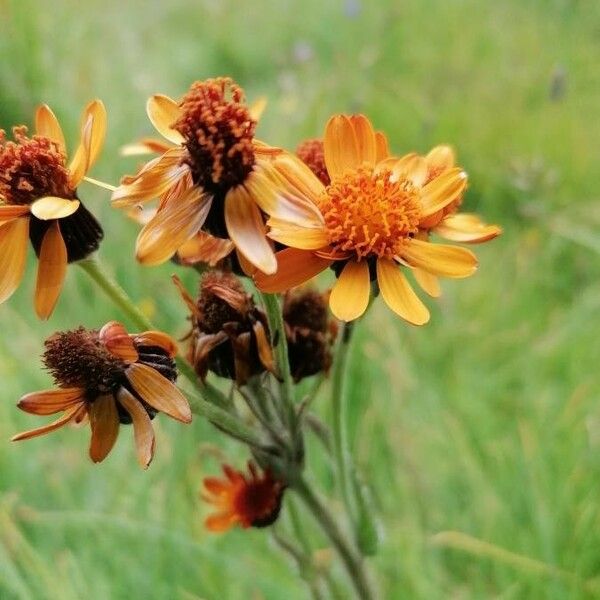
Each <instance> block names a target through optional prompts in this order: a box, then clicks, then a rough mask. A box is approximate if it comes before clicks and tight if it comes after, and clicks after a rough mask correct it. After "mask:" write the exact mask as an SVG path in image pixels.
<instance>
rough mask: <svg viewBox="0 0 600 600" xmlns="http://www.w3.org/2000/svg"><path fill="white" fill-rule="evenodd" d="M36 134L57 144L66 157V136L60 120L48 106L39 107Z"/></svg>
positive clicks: (36, 112) (36, 113)
mask: <svg viewBox="0 0 600 600" xmlns="http://www.w3.org/2000/svg"><path fill="white" fill-rule="evenodd" d="M35 132H36V133H37V135H43V136H44V137H47V138H50V139H51V140H52V141H54V142H56V143H57V144H58V147H59V148H60V150H61V152H63V154H65V155H66V153H67V145H66V144H65V135H64V133H63V131H62V128H61V126H60V124H59V122H58V119H57V118H56V116H55V115H54V113H53V112H52V109H51V108H50V107H49V106H48V105H47V104H42V105H41V106H38V107H37V110H36V111H35Z"/></svg>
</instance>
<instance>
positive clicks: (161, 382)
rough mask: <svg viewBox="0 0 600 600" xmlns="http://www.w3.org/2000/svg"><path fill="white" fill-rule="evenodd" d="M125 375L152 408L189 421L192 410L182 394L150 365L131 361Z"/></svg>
mask: <svg viewBox="0 0 600 600" xmlns="http://www.w3.org/2000/svg"><path fill="white" fill-rule="evenodd" d="M125 375H126V377H127V379H128V381H129V383H131V385H132V386H133V389H134V390H135V391H136V392H137V393H138V394H139V396H140V398H141V399H142V400H144V402H146V403H148V404H149V405H150V406H152V408H155V409H156V410H158V411H160V412H163V413H165V414H166V415H169V416H170V417H173V419H177V420H178V421H181V422H182V423H190V422H191V420H192V411H191V410H190V405H189V404H188V401H187V400H186V399H185V397H184V396H183V394H182V393H181V392H180V391H179V390H178V389H177V387H176V386H175V385H174V384H173V383H171V382H170V381H169V380H168V379H166V378H165V377H163V376H162V375H161V374H160V373H159V372H158V371H155V370H154V369H153V368H152V367H149V366H147V365H143V364H141V363H133V364H132V365H129V366H128V367H127V370H126V371H125Z"/></svg>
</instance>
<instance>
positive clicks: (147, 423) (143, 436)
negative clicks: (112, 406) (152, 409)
mask: <svg viewBox="0 0 600 600" xmlns="http://www.w3.org/2000/svg"><path fill="white" fill-rule="evenodd" d="M117 399H118V401H119V402H120V403H121V404H122V405H123V408H124V409H125V410H126V411H127V412H128V413H129V415H130V417H131V420H132V422H133V437H134V439H135V449H136V454H137V459H138V462H139V464H140V466H141V467H142V468H143V469H147V468H148V466H149V465H150V463H151V462H152V457H153V456H154V444H155V439H154V429H153V427H152V421H151V420H150V417H149V416H148V413H147V412H146V409H145V408H144V407H143V406H142V404H141V403H140V402H139V400H137V399H136V398H135V396H134V395H133V394H132V393H131V392H129V390H126V389H125V388H123V387H122V388H120V389H119V391H118V392H117Z"/></svg>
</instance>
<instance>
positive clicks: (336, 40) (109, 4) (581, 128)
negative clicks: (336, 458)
mask: <svg viewBox="0 0 600 600" xmlns="http://www.w3.org/2000/svg"><path fill="white" fill-rule="evenodd" d="M0 32H1V35H0V127H4V128H6V129H8V128H10V127H11V126H12V125H13V124H15V123H22V122H25V123H31V121H32V116H33V110H34V107H35V105H36V104H38V103H40V102H47V103H49V104H50V105H51V106H52V107H53V108H54V110H55V112H56V113H57V115H58V117H59V119H60V120H61V122H62V123H63V126H64V128H65V131H66V132H67V137H68V140H70V141H71V145H72V144H73V143H74V142H75V139H76V133H77V124H78V121H79V113H80V110H81V108H82V106H83V105H84V103H85V102H87V101H88V100H89V99H91V98H93V97H100V98H102V99H103V100H104V102H105V104H106V106H107V109H108V114H109V134H108V140H107V146H106V149H105V152H104V153H103V155H102V157H101V160H100V162H99V163H98V164H97V166H96V167H95V168H94V171H93V173H92V176H94V177H98V178H100V179H104V180H106V181H109V182H113V183H115V182H117V181H118V179H119V177H120V176H121V175H122V174H123V173H125V172H131V171H132V170H133V169H134V167H135V164H136V163H135V160H134V159H123V158H121V157H119V155H118V148H119V146H120V145H122V144H124V143H126V142H128V141H131V140H133V139H135V138H137V137H139V136H141V135H146V134H149V133H151V127H150V125H149V123H148V121H147V119H146V116H145V113H144V104H145V100H146V98H147V97H148V96H149V95H150V94H152V93H156V92H163V93H167V94H171V95H173V96H179V95H180V94H181V93H183V92H184V91H185V90H186V89H187V87H188V85H189V84H190V83H191V82H192V81H193V80H195V79H201V78H206V77H211V76H217V75H225V74H226V75H231V76H233V77H234V78H236V79H237V80H238V81H239V82H240V83H241V84H242V85H243V86H244V87H245V88H246V90H247V94H248V96H249V99H250V100H252V99H256V98H258V97H259V96H261V95H266V96H267V97H268V99H269V104H268V108H267V110H266V112H265V114H264V118H263V120H262V121H261V123H260V130H259V133H260V135H261V137H262V138H263V139H266V140H268V141H269V142H271V143H273V144H277V145H283V146H285V147H289V148H294V147H295V145H296V144H297V143H298V141H300V140H301V139H302V138H305V137H308V136H315V135H319V134H320V132H321V131H322V128H323V125H324V123H325V121H326V119H327V117H328V116H329V115H330V114H332V113H333V112H341V111H347V112H348V111H361V112H364V113H366V114H368V115H369V116H370V117H371V118H372V120H373V121H374V123H375V124H376V126H377V127H378V128H380V129H383V130H384V131H386V132H387V133H388V135H389V138H390V140H391V143H392V147H393V150H395V151H396V152H408V151H411V150H416V151H426V150H428V149H429V148H430V147H431V146H433V145H435V144H437V143H441V142H449V143H452V144H453V145H454V146H455V147H456V148H457V150H458V153H459V159H460V163H461V164H462V165H464V167H465V168H466V169H467V171H468V172H469V175H470V188H469V191H468V193H467V197H466V203H465V206H466V208H467V209H469V210H476V211H478V212H480V213H481V214H482V215H484V217H485V218H486V219H487V220H488V221H491V222H498V223H500V224H502V225H503V227H504V229H505V234H504V236H503V237H501V238H500V239H498V240H495V241H494V242H492V243H490V244H487V245H485V247H480V248H478V249H477V252H478V255H479V257H480V260H481V266H480V269H479V272H478V273H477V274H476V275H475V276H474V277H473V278H471V279H468V280H465V281H449V282H446V283H445V284H444V296H443V298H442V299H441V300H440V301H438V302H428V304H429V306H430V308H431V309H432V320H431V323H430V324H429V325H427V326H426V327H424V328H420V329H417V328H412V327H409V326H407V325H405V324H404V323H402V322H401V321H400V320H399V319H397V318H395V317H393V316H392V314H391V313H390V312H389V311H387V310H386V309H385V307H384V306H383V305H382V303H381V302H379V303H377V305H376V306H375V308H374V310H372V311H371V313H370V314H369V315H368V317H367V318H366V319H365V320H364V322H363V323H361V325H360V328H359V329H360V333H359V339H358V343H357V344H356V346H355V351H354V355H353V358H352V378H351V383H350V395H351V405H350V407H351V418H352V446H353V449H354V452H355V454H356V457H357V461H358V463H359V465H360V468H361V470H362V472H363V473H364V475H365V477H366V478H367V479H368V480H369V481H370V482H371V483H372V495H373V511H374V513H375V515H376V516H377V518H378V519H379V521H380V523H381V529H382V532H383V535H382V541H381V545H380V549H379V553H378V554H377V556H375V557H374V558H373V559H371V563H372V566H373V568H374V570H375V571H376V572H377V574H378V579H379V582H380V585H381V589H382V596H383V597H385V598H394V599H395V598H399V599H402V598H424V599H436V598H440V599H441V598H456V599H472V598H473V599H475V598H497V599H503V600H508V599H517V598H518V599H521V598H548V599H563V598H569V599H573V598H594V597H596V598H597V597H599V594H600V585H599V582H600V578H599V575H600V512H599V507H600V403H599V400H600V378H599V376H598V365H599V357H600V349H599V342H598V330H599V329H598V320H599V315H600V262H599V252H600V233H599V232H600V198H599V193H600V177H599V172H600V170H599V166H600V143H599V140H600V118H598V110H599V108H600V69H598V57H599V56H600V5H599V4H598V3H597V2H593V1H586V0H579V1H576V0H572V1H569V0H539V1H534V0H531V1H523V0H505V1H503V2H487V1H481V0H456V1H452V2H448V1H447V0H414V1H408V0H407V1H387V0H377V1H372V2H361V1H360V0H345V1H342V0H333V1H331V2H323V1H322V0H298V1H293V0H280V1H272V2H270V1H268V0H254V1H253V2H242V1H240V0H189V1H188V0H183V1H181V0H180V1H174V2H165V1H162V0H137V1H130V2H122V1H120V0H102V1H100V0H86V1H85V2H78V1H76V0H54V1H53V2H46V1H45V0H0ZM80 192H81V197H82V198H83V199H84V201H85V202H86V205H87V206H88V207H89V208H90V209H91V210H92V211H93V212H95V213H96V214H97V215H98V216H99V217H100V218H101V220H102V222H103V224H104V226H105V230H106V239H105V242H104V244H103V246H102V247H101V251H100V254H101V256H102V258H103V259H104V260H105V261H106V262H108V263H109V264H110V265H111V267H110V268H111V270H112V271H113V272H114V274H115V275H116V276H117V277H118V278H119V280H121V281H122V282H123V283H124V284H125V286H126V288H127V289H128V291H129V292H130V293H131V295H132V296H133V297H134V298H136V299H137V300H138V301H139V302H140V305H141V306H142V307H143V309H144V310H146V311H147V312H149V314H151V316H152V318H153V319H154V320H155V321H156V323H157V324H158V325H159V326H160V327H161V328H163V329H166V330H168V331H170V332H172V333H174V334H176V335H180V334H183V333H184V332H185V330H186V322H185V310H184V307H183V306H182V304H181V303H180V301H179V299H178V296H177V294H176V292H175V290H174V289H173V288H172V286H171V285H170V283H169V280H168V276H169V275H170V273H171V272H173V270H176V269H177V268H176V267H174V266H172V265H165V266H163V267H161V268H140V267H138V266H136V264H135V263H134V261H133V243H134V238H135V234H136V227H135V225H134V224H132V223H129V222H127V221H126V219H125V218H124V217H123V215H122V214H119V213H117V211H114V210H113V209H111V207H110V206H109V202H108V193H106V192H104V191H102V190H98V189H97V188H94V187H92V186H90V185H88V184H84V185H83V186H82V187H81V188H80ZM30 258H32V257H30ZM30 267H33V260H31V264H30ZM178 272H179V274H180V275H181V276H182V277H184V279H185V280H186V283H187V284H188V286H189V287H190V288H193V287H194V286H195V285H196V282H195V277H194V275H193V274H192V273H190V272H185V271H184V270H182V269H179V271H178ZM323 283H324V285H325V284H326V281H324V282H323ZM33 285H34V277H33V271H32V269H30V270H29V271H28V275H27V276H26V279H25V283H24V285H23V286H22V288H21V289H20V290H19V292H18V293H17V294H15V296H13V298H12V299H11V300H10V301H9V302H8V303H6V304H5V305H3V306H2V307H0V380H1V384H2V385H1V402H0V439H2V440H5V443H3V444H2V445H0V597H1V598H3V599H13V598H15V599H17V598H18V599H23V600H29V599H38V598H39V599H46V598H48V599H56V600H71V599H73V600H74V599H80V598H85V599H86V600H104V599H107V598H111V599H113V598H115V599H120V598H144V599H163V598H165V599H171V598H174V599H182V600H194V599H195V600H197V599H199V598H206V599H222V598H228V599H229V598H231V599H237V598H240V599H241V598H244V599H245V598H255V599H262V598H265V599H282V598H285V599H286V600H287V599H290V600H295V599H302V598H306V597H307V592H306V590H305V587H304V584H303V582H302V581H301V579H300V578H299V577H298V574H297V572H296V569H295V567H294V565H293V564H291V563H290V562H289V561H288V559H287V557H286V556H284V555H283V554H282V553H281V551H280V550H278V548H277V547H276V546H275V545H274V544H273V542H272V541H271V540H270V538H269V535H268V533H267V532H265V531H261V530H250V531H239V530H238V531H233V532H231V533H229V534H227V535H223V536H214V535H211V534H208V533H207V532H206V531H205V530H204V528H203V525H202V521H203V518H204V517H205V516H206V512H207V509H206V507H205V506H203V505H202V504H201V502H200V501H199V499H198V492H199V489H200V484H201V479H202V477H203V476H206V475H208V474H215V473H216V472H217V470H218V465H219V461H220V460H221V459H222V458H226V459H227V460H229V461H230V462H232V463H234V464H236V465H239V466H241V465H242V464H243V463H244V461H245V460H246V456H245V454H244V450H243V449H242V448H240V447H238V446H235V445H233V444H231V443H228V442H227V441H226V440H224V439H223V437H222V436H220V435H218V434H217V433H216V432H215V431H214V430H213V429H211V427H210V426H208V425H207V424H206V423H204V422H202V420H201V419H199V418H197V419H196V420H195V422H194V424H193V425H192V426H190V427H189V429H187V430H185V431H183V430H182V429H181V426H179V425H177V424H174V423H170V422H166V421H167V420H166V419H164V418H160V417H159V418H158V419H157V420H156V421H155V425H156V427H157V430H158V448H157V455H156V458H155V461H154V463H153V464H152V466H151V468H150V469H149V470H148V471H147V472H142V471H141V470H140V469H139V468H138V467H137V465H136V463H135V458H134V453H133V443H132V439H131V432H130V431H127V430H122V433H121V436H120V439H119V442H118V444H117V447H116V449H115V451H113V453H112V454H111V455H110V457H109V458H108V460H106V462H105V463H103V464H102V465H100V466H94V465H92V464H91V463H90V461H89V459H88V458H87V455H86V451H87V443H88V436H89V433H88V431H87V430H64V431H61V432H60V433H56V434H53V435H51V436H48V437H45V438H41V439H37V440H34V441H30V442H24V443H22V444H18V445H17V444H15V445H10V444H9V443H8V439H9V437H10V436H11V435H12V434H13V433H15V432H17V431H20V430H22V429H24V428H29V427H33V426H37V425H39V423H40V420H39V419H38V418H36V417H33V416H29V415H25V414H21V413H20V412H19V411H17V409H16V408H15V402H16V400H17V399H18V398H19V397H20V396H21V395H22V394H24V393H26V392H28V391H33V390H37V389H43V388H44V387H47V386H48V385H49V384H50V380H49V378H48V376H47V375H46V374H45V373H44V372H43V371H42V369H41V368H40V363H39V360H38V356H39V354H40V352H41V349H42V340H43V339H44V338H45V337H47V336H48V335H49V334H50V333H51V332H53V331H55V330H57V329H68V328H72V327H74V326H76V325H78V324H84V325H86V326H89V327H96V326H99V325H101V324H103V323H104V322H105V321H107V320H110V319H113V318H122V319H123V320H124V321H125V322H126V319H124V318H123V316H122V315H120V314H118V313H117V312H116V311H115V309H113V307H112V306H111V305H110V304H109V303H108V301H107V300H106V299H105V298H104V297H103V296H102V294H101V293H100V292H98V291H97V290H96V289H94V288H93V287H92V286H91V285H90V282H89V281H88V280H86V276H85V274H84V273H83V272H80V271H79V270H78V269H77V268H72V269H70V270H69V274H68V280H67V283H66V288H65V291H64V293H63V295H62V298H61V301H60V304H59V306H58V308H57V310H56V312H55V314H54V316H53V318H52V320H51V322H49V323H40V322H38V321H36V319H35V317H34V314H33V310H32V293H33ZM325 392H326V390H325ZM328 408H329V407H328V404H327V394H326V393H324V394H323V395H322V396H321V397H320V400H319V401H318V406H317V410H318V411H319V412H320V413H321V414H322V415H323V417H324V418H327V415H328ZM308 452H309V463H310V469H311V472H312V474H313V475H312V476H313V480H314V481H316V482H318V485H319V486H321V488H323V489H325V490H327V489H329V488H330V487H331V476H330V472H329V467H328V460H327V457H326V456H324V455H323V452H322V451H321V449H320V447H319V445H318V444H316V443H314V440H312V439H311V440H309V447H308ZM333 508H335V506H334V507H333ZM302 518H303V520H304V521H303V524H304V527H305V529H306V531H307V533H308V535H309V536H310V538H311V543H312V544H313V545H314V547H315V548H316V549H318V550H319V553H318V559H319V560H320V561H321V562H322V564H324V565H326V564H327V563H328V561H329V560H330V558H331V557H330V553H329V552H328V551H327V548H326V543H325V541H324V540H323V539H322V538H320V537H319V535H318V533H317V532H316V531H314V530H313V525H312V522H311V521H310V518H309V517H308V516H303V517H302ZM282 525H283V527H284V528H285V527H286V526H287V523H286V518H285V516H284V518H283V521H282ZM334 574H337V572H335V571H334ZM341 597H345V595H344V593H343V592H342V594H341Z"/></svg>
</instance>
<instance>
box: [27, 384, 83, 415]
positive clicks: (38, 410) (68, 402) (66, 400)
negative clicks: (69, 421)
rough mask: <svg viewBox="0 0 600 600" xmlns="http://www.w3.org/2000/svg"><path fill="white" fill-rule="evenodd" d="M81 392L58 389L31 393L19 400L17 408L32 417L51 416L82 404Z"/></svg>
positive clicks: (70, 389) (80, 390) (78, 389)
mask: <svg viewBox="0 0 600 600" xmlns="http://www.w3.org/2000/svg"><path fill="white" fill-rule="evenodd" d="M83 394H84V392H83V390H82V389H80V388H59V389H53V390H44V391H42V392H31V393H30V394H26V395H25V396H23V397H22V398H21V399H20V400H19V403H18V404H17V406H18V407H19V408H20V409H21V410H23V411H25V412H27V413H31V414H33V415H53V414H54V413H57V412H61V411H63V410H66V409H67V408H69V407H71V406H73V405H75V404H79V403H81V402H83Z"/></svg>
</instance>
